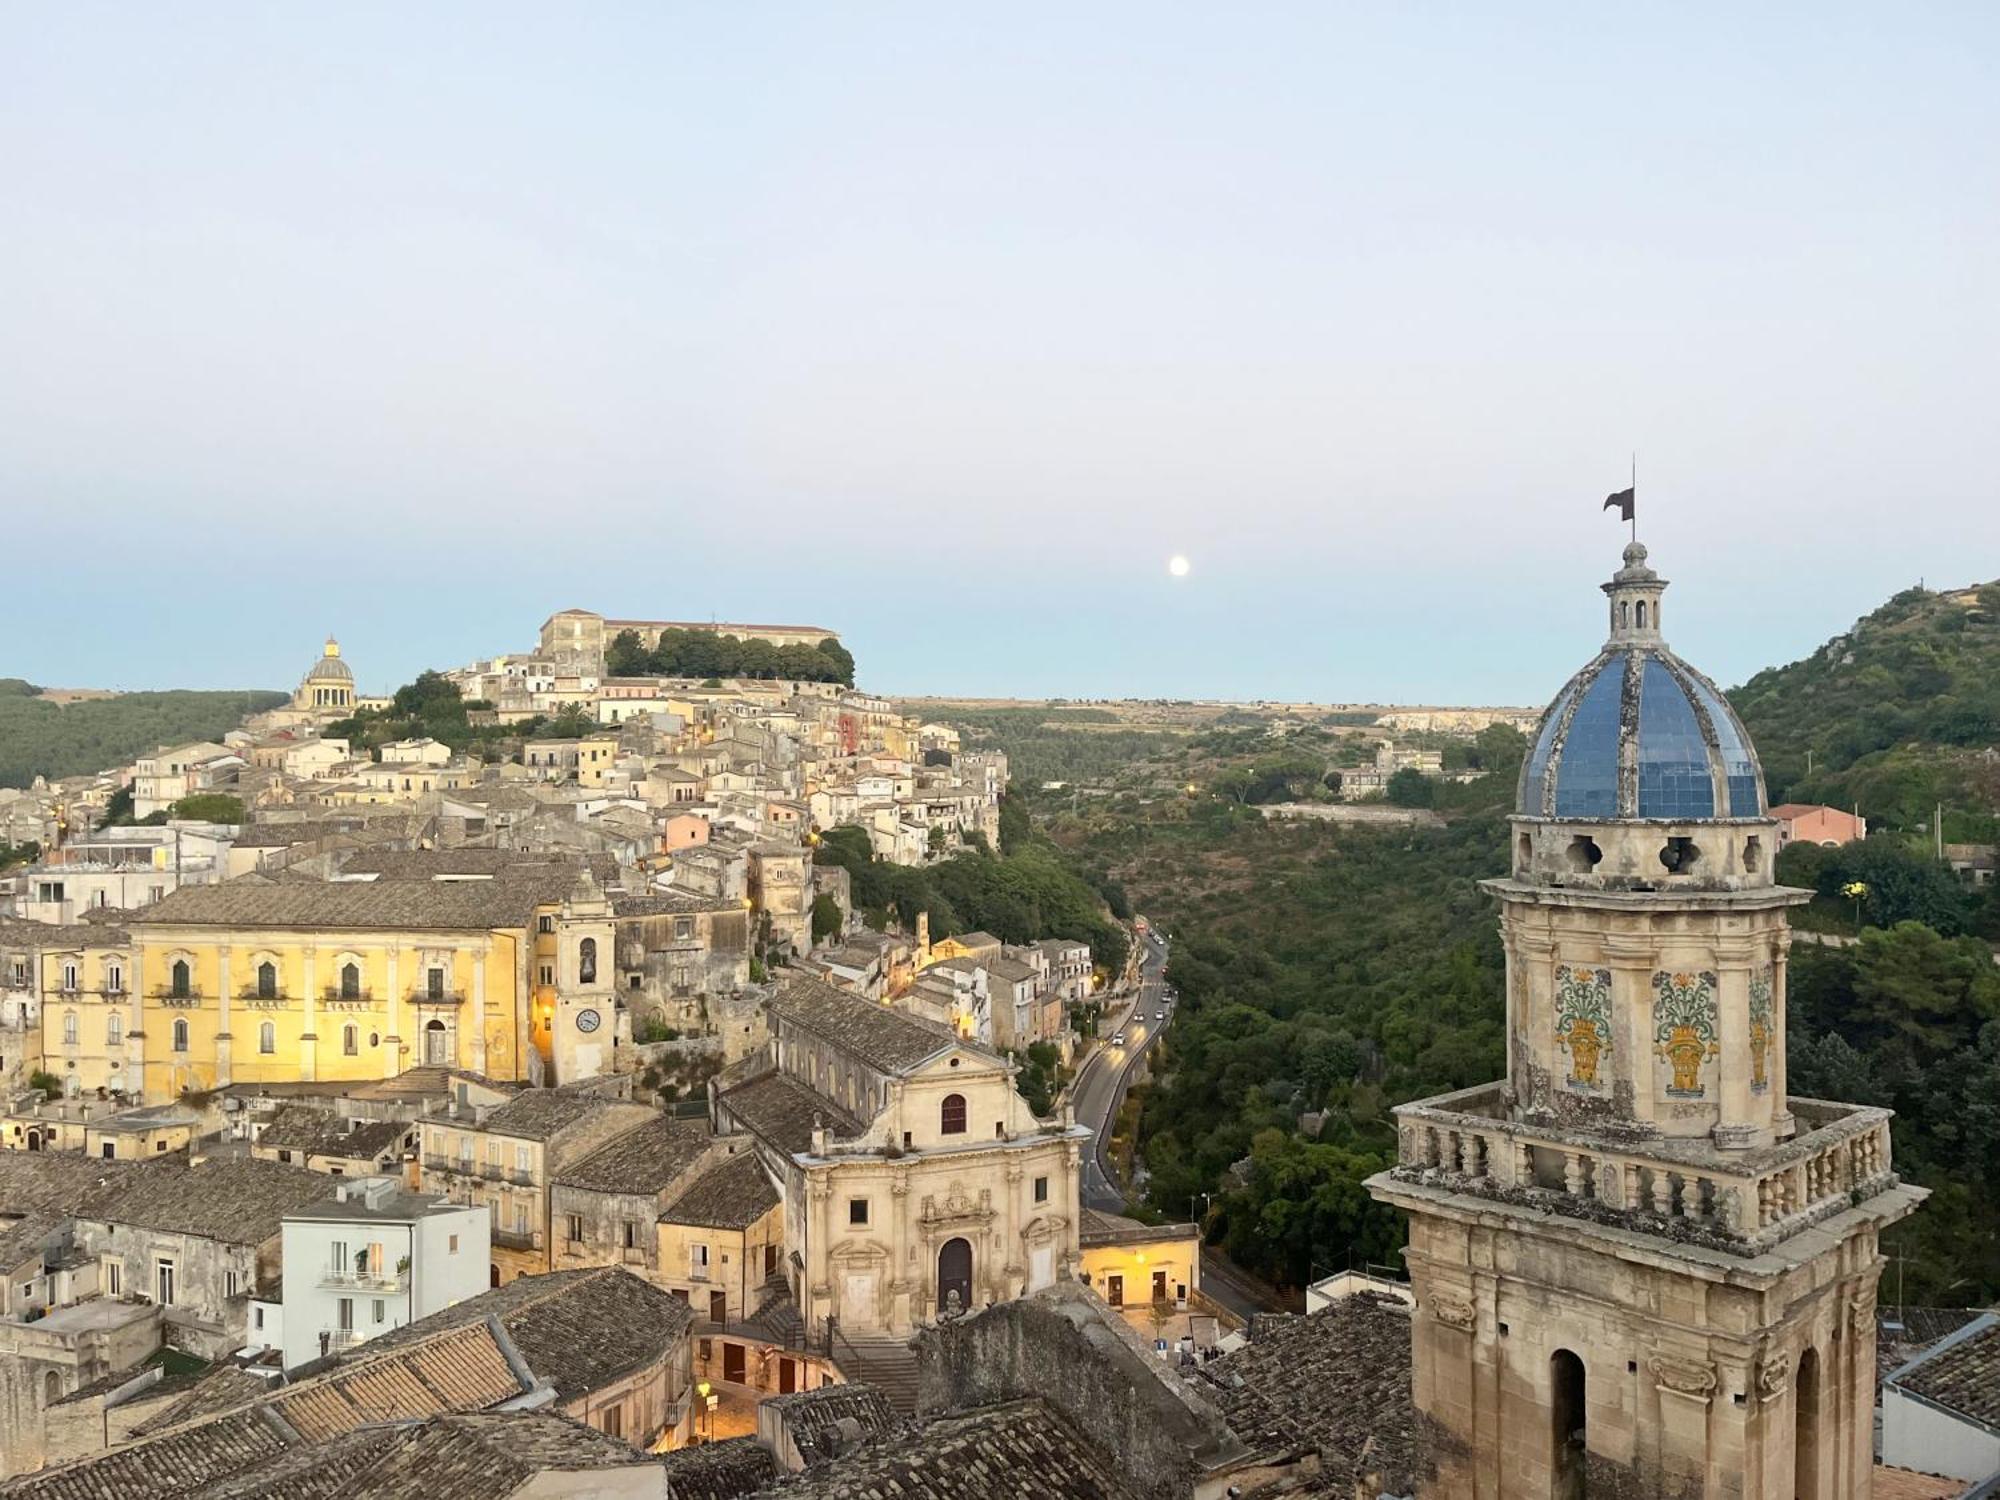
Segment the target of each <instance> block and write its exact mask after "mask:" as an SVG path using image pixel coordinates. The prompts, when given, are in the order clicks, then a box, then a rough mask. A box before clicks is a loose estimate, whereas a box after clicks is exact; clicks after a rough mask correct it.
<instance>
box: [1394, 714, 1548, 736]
mask: <svg viewBox="0 0 2000 1500" xmlns="http://www.w3.org/2000/svg"><path fill="white" fill-rule="evenodd" d="M1541 721H1542V716H1541V713H1540V712H1539V711H1538V710H1536V709H1532V708H1399V709H1396V710H1395V711H1393V712H1391V713H1386V714H1383V715H1382V716H1381V717H1380V718H1379V719H1377V720H1376V721H1375V727H1376V728H1377V729H1391V730H1395V731H1397V732H1398V733H1402V734H1477V733H1479V731H1480V730H1482V729H1486V728H1488V727H1490V726H1492V725H1494V724H1505V725H1507V726H1508V727H1509V728H1511V729H1518V730H1520V731H1521V732H1522V733H1523V734H1526V733H1528V731H1530V730H1531V729H1533V728H1534V727H1535V726H1536V725H1537V724H1539V723H1541Z"/></svg>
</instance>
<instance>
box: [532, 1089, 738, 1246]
mask: <svg viewBox="0 0 2000 1500" xmlns="http://www.w3.org/2000/svg"><path fill="white" fill-rule="evenodd" d="M728 1154H729V1148H728V1146H727V1145H725V1144H723V1143H722V1142H721V1141H719V1140H718V1138H717V1137H716V1136H715V1134H714V1133H713V1132H712V1131H711V1130H710V1129H709V1128H708V1121H706V1120H677V1119H674V1118H673V1117H671V1116H669V1115H655V1116H654V1117H653V1118H652V1119H650V1120H646V1121H644V1122H643V1123H642V1124H640V1125H639V1126H638V1127H637V1128H636V1129H632V1130H627V1131H625V1132H624V1133H623V1134H621V1135H619V1136H617V1137H616V1138H615V1139H613V1140H612V1141H611V1142H609V1143H608V1144H607V1145H603V1146H600V1147H598V1148H597V1149H596V1150H595V1151H592V1152H591V1153H590V1154H589V1155H587V1156H580V1157H577V1158H575V1159H574V1160H572V1161H571V1162H570V1163H569V1164H568V1165H566V1166H564V1167H562V1168H560V1169H559V1170H557V1171H556V1172H555V1174H554V1175H553V1177H552V1179H551V1182H550V1186H549V1221H550V1223H551V1224H553V1225H554V1226H555V1230H556V1235H555V1242H554V1244H553V1245H552V1247H551V1254H550V1263H551V1264H552V1265H553V1266H554V1268H555V1269H556V1270H559V1271H567V1270H571V1269H574V1268H576V1267H580V1266H618V1265H622V1266H625V1267H627V1268H628V1269H630V1270H632V1271H634V1272H636V1273H637V1274H639V1275H641V1276H644V1277H646V1278H647V1279H648V1280H650V1281H658V1280H659V1279H660V1275H659V1272H660V1254H659V1248H660V1247H659V1234H658V1232H657V1226H658V1223H659V1217H660V1211H661V1210H662V1209H663V1208H665V1207H666V1205H667V1203H668V1201H669V1200H670V1199H672V1198H673V1197H674V1196H675V1195H676V1194H677V1193H679V1192H680V1191H681V1190H682V1189H683V1188H685V1187H686V1186H687V1184H688V1182H689V1181H690V1179H691V1178H692V1177H693V1176H694V1175H695V1174H697V1173H699V1172H700V1171H701V1170H702V1168H703V1167H704V1166H706V1165H707V1164H708V1163H709V1162H710V1161H711V1160H719V1159H721V1158H722V1157H724V1156H727V1155H728Z"/></svg>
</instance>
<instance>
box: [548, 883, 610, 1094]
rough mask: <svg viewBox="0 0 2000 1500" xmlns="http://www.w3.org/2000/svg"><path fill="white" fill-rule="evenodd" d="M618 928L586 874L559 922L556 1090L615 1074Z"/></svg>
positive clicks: (554, 1025) (554, 1046)
mask: <svg viewBox="0 0 2000 1500" xmlns="http://www.w3.org/2000/svg"><path fill="white" fill-rule="evenodd" d="M616 934H617V928H616V925H615V924H614V922H613V920H612V911H611V902H610V900H609V899H608V898H607V897H606V896H605V894H604V891H603V888H602V887H600V886H599V885H598V883H597V881H596V879H595V877H593V876H592V875H591V873H590V872H589V871H588V870H585V871H583V873H582V874H580V875H579V876H578V877H577V881H576V885H575V886H574V888H572V889H571V891H570V893H569V895H568V896H566V897H565V898H564V899H563V904H562V910H561V912H560V913H559V914H558V915H557V917H556V1006H555V1016H554V1019H553V1023H552V1025H551V1028H550V1030H551V1049H550V1050H551V1052H552V1053H553V1056H552V1058H551V1061H552V1062H553V1063H554V1064H555V1075H556V1078H555V1081H556V1082H557V1083H558V1084H564V1083H575V1082H576V1081H577V1080H578V1079H582V1078H595V1077H597V1076H598V1075H599V1074H601V1073H608V1072H610V1071H611V1053H612V1048H613V1046H614V1045H615V1040H616V1037H617V1034H618V1006H617V1001H618V991H617V986H616V985H615V984H614V983H613V972H614V969H615V966H616V954H617V939H616Z"/></svg>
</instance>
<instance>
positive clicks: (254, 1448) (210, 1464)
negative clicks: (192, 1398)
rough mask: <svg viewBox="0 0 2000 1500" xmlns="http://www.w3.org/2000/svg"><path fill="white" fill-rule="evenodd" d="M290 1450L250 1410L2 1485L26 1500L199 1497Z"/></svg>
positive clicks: (274, 1428) (264, 1418)
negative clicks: (212, 1484)
mask: <svg viewBox="0 0 2000 1500" xmlns="http://www.w3.org/2000/svg"><path fill="white" fill-rule="evenodd" d="M288 1446H289V1439H288V1437H287V1435H286V1434H285V1432H284V1430H283V1428H282V1427H280V1426H279V1424H278V1423H276V1422H273V1421H272V1420H271V1419H270V1416H269V1414H268V1413H266V1412H264V1411H262V1410H260V1409H257V1408H250V1409H246V1410H244V1411H240V1412H235V1413H232V1414H230V1415H228V1416H224V1417H218V1418H215V1419H213V1420H211V1421H207V1422H202V1423H199V1424H197V1425H195V1426H192V1427H183V1428H180V1429H178V1430H176V1431H174V1432H171V1433H167V1434H165V1435H163V1436H160V1437H157V1438H152V1439H149V1440H147V1441H145V1442H140V1443H134V1444H132V1445H131V1446H130V1447H126V1448H115V1449H113V1450H112V1451H110V1452H109V1453H100V1454H95V1455H92V1456H91V1457H88V1458H82V1459H78V1460H76V1461H74V1462H72V1463H67V1464H62V1465H60V1466H58V1467H55V1468H49V1469H43V1470H41V1471H40V1472H39V1473H34V1474H24V1475H22V1476H20V1477H19V1478H16V1479H11V1480H8V1481H7V1482H6V1483H4V1484H0V1495H9V1496H26V1497H30V1500H130V1497H132V1496H135V1495H145V1496H148V1497H166V1496H177V1495H187V1494H192V1493H195V1492H197V1491H198V1490H199V1489H200V1487H201V1486H203V1485H205V1484H207V1483H209V1482H210V1481H211V1480H216V1479H222V1478H226V1477H227V1476H229V1475H231V1474H235V1473H237V1472H239V1471H240V1470H243V1469H247V1468H249V1467H251V1466H252V1465H255V1464H259V1463H264V1462H268V1461H269V1460H271V1459H275V1458H278V1457H280V1456H281V1455H282V1454H283V1453H284V1452H285V1450H286V1448H287V1447H288Z"/></svg>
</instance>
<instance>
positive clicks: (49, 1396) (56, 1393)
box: [42, 1370, 63, 1406]
mask: <svg viewBox="0 0 2000 1500" xmlns="http://www.w3.org/2000/svg"><path fill="white" fill-rule="evenodd" d="M62 1393H63V1388H62V1376H61V1375H60V1374H59V1373H57V1372H56V1371H54V1370H51V1371H49V1373H48V1374H47V1375H45V1376H44V1377H43V1378H42V1405H44V1406H54V1405H55V1404H56V1403H57V1402H58V1401H60V1400H62Z"/></svg>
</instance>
